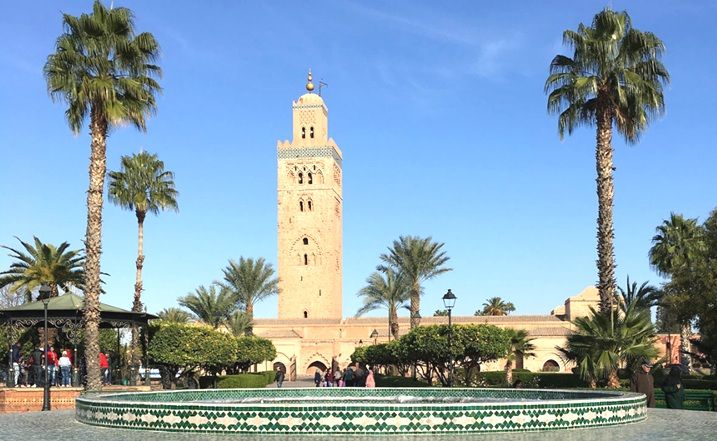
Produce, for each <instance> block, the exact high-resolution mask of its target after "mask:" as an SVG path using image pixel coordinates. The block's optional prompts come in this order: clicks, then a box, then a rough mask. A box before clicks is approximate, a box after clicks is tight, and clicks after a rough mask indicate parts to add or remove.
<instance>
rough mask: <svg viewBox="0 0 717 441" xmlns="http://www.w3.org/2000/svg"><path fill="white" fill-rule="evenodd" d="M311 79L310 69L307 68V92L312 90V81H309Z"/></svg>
mask: <svg viewBox="0 0 717 441" xmlns="http://www.w3.org/2000/svg"><path fill="white" fill-rule="evenodd" d="M312 79H313V78H312V76H311V69H309V78H308V80H307V82H306V90H308V91H309V92H312V91H313V90H314V83H312V82H311V80H312Z"/></svg>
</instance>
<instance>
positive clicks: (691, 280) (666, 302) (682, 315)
mask: <svg viewBox="0 0 717 441" xmlns="http://www.w3.org/2000/svg"><path fill="white" fill-rule="evenodd" d="M706 251H707V247H706V243H705V240H704V230H703V229H702V227H701V226H700V225H699V223H698V222H697V219H686V218H684V217H683V216H682V215H680V214H676V213H670V219H669V220H665V221H663V222H662V224H661V225H660V226H658V227H657V229H656V234H655V235H654V236H653V237H652V248H650V252H649V258H650V265H652V267H653V268H654V269H655V270H656V271H657V273H658V274H659V275H661V276H663V277H670V278H671V281H670V283H667V284H666V285H665V286H664V291H665V295H664V298H663V300H662V304H663V306H665V307H667V308H668V309H669V310H670V312H671V313H672V314H671V315H672V316H673V317H674V318H676V319H677V320H678V321H679V322H680V323H681V331H680V358H681V362H682V364H683V365H685V366H687V367H688V368H689V366H690V365H691V363H690V360H689V355H688V352H689V339H690V334H691V324H690V322H691V321H692V319H693V312H694V311H693V308H692V305H691V303H692V301H693V300H692V297H693V295H695V294H696V293H698V292H699V291H700V287H699V286H696V283H697V281H698V280H699V278H698V277H696V271H697V267H698V266H699V263H700V261H702V260H703V257H704V255H705V253H706Z"/></svg>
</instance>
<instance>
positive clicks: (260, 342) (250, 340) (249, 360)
mask: <svg viewBox="0 0 717 441" xmlns="http://www.w3.org/2000/svg"><path fill="white" fill-rule="evenodd" d="M236 340H237V358H236V360H237V361H236V366H237V367H238V368H239V369H240V370H242V371H244V372H246V371H247V370H248V369H249V368H250V367H251V366H252V365H255V364H259V363H263V362H265V361H269V360H273V359H275V358H276V348H275V347H274V344H273V343H272V342H271V340H267V339H266V338H261V337H256V336H253V335H246V336H242V337H239V338H237V339H236Z"/></svg>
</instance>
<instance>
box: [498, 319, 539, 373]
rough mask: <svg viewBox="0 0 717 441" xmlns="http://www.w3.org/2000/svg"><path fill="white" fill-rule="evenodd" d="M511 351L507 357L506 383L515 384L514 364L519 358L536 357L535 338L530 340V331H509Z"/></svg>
mask: <svg viewBox="0 0 717 441" xmlns="http://www.w3.org/2000/svg"><path fill="white" fill-rule="evenodd" d="M508 332H509V333H510V350H509V351H508V355H507V356H506V357H505V381H506V383H508V384H512V383H513V362H514V361H515V360H516V359H518V358H527V357H535V352H534V351H535V345H534V344H533V343H532V341H533V340H535V339H534V338H528V331H526V330H525V329H509V330H508Z"/></svg>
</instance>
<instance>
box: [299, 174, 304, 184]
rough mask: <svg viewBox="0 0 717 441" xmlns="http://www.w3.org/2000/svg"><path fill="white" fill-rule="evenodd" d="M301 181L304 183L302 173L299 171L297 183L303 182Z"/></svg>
mask: <svg viewBox="0 0 717 441" xmlns="http://www.w3.org/2000/svg"><path fill="white" fill-rule="evenodd" d="M303 183H304V174H303V173H301V172H299V184H303Z"/></svg>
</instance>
